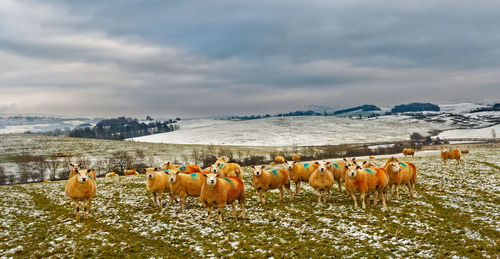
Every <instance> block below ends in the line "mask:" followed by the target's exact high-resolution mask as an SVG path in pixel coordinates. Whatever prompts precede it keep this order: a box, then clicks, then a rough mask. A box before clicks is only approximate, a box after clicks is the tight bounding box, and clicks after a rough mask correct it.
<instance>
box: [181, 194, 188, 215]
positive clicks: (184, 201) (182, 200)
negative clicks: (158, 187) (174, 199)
mask: <svg viewBox="0 0 500 259" xmlns="http://www.w3.org/2000/svg"><path fill="white" fill-rule="evenodd" d="M180 198H181V210H182V211H184V206H185V204H186V199H187V196H184V197H180Z"/></svg>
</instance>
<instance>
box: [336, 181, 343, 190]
mask: <svg viewBox="0 0 500 259" xmlns="http://www.w3.org/2000/svg"><path fill="white" fill-rule="evenodd" d="M337 182H338V183H339V192H341V191H342V182H341V181H340V179H339V180H338V181H337Z"/></svg>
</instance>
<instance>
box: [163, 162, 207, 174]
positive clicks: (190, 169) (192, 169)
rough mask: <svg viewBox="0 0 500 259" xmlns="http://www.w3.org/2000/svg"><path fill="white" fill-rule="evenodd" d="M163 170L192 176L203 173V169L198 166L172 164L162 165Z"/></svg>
mask: <svg viewBox="0 0 500 259" xmlns="http://www.w3.org/2000/svg"><path fill="white" fill-rule="evenodd" d="M160 169H162V170H179V171H180V172H181V173H185V174H191V173H199V172H201V168H200V167H199V166H198V165H174V164H172V163H170V162H165V163H162V164H161V166H160Z"/></svg>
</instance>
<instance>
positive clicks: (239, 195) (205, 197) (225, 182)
mask: <svg viewBox="0 0 500 259" xmlns="http://www.w3.org/2000/svg"><path fill="white" fill-rule="evenodd" d="M203 177H205V181H203V185H202V187H201V195H200V201H201V203H202V204H203V206H204V207H207V208H208V216H207V220H206V223H209V222H210V213H211V210H212V209H211V208H212V206H216V207H217V214H218V216H219V223H222V208H224V206H225V205H226V204H228V203H230V204H231V206H232V207H233V217H234V218H236V204H235V202H236V200H238V202H239V204H240V206H241V210H242V212H241V213H242V218H245V217H246V213H245V185H244V184H243V181H242V180H241V179H240V178H238V177H233V176H228V177H221V175H220V174H214V173H209V174H203Z"/></svg>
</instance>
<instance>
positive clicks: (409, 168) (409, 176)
mask: <svg viewBox="0 0 500 259" xmlns="http://www.w3.org/2000/svg"><path fill="white" fill-rule="evenodd" d="M384 170H385V171H386V172H387V174H388V175H389V185H388V189H389V195H388V199H389V200H390V199H391V198H392V187H393V186H394V185H396V199H398V200H399V186H400V185H406V186H408V190H409V192H410V197H411V198H415V194H414V191H415V185H416V183H417V168H416V167H415V165H414V164H413V163H410V162H401V161H399V159H392V161H391V162H388V163H385V164H384Z"/></svg>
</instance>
